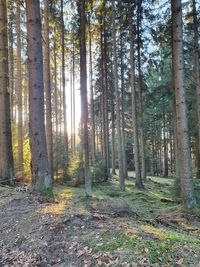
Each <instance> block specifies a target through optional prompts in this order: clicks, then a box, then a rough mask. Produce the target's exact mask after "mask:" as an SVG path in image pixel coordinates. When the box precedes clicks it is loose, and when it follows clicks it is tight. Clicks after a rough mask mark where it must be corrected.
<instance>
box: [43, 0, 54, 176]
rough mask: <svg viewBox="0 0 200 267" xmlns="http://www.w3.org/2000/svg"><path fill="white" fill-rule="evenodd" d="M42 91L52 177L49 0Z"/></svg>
mask: <svg viewBox="0 0 200 267" xmlns="http://www.w3.org/2000/svg"><path fill="white" fill-rule="evenodd" d="M44 40H45V42H44V91H45V106H46V113H45V115H46V142H47V152H48V160H49V168H50V171H51V177H52V178H53V134H52V106H51V81H50V55H49V54H50V53H49V0H44Z"/></svg>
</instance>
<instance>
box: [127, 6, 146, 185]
mask: <svg viewBox="0 0 200 267" xmlns="http://www.w3.org/2000/svg"><path fill="white" fill-rule="evenodd" d="M128 19H129V40H130V63H131V101H132V103H131V104H132V105H131V106H132V119H133V142H134V162H135V176H136V182H135V186H136V188H138V189H142V188H144V186H143V183H142V177H141V170H140V156H139V140H138V123H137V120H138V119H137V115H136V92H135V63H134V47H133V45H134V44H133V26H132V19H131V7H130V4H129V11H128Z"/></svg>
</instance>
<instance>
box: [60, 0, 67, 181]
mask: <svg viewBox="0 0 200 267" xmlns="http://www.w3.org/2000/svg"><path fill="white" fill-rule="evenodd" d="M61 21H62V33H61V45H62V87H63V96H62V97H63V99H62V101H63V118H64V161H63V171H64V177H66V175H67V165H68V133H67V105H66V92H65V90H66V88H65V25H64V15H63V0H61Z"/></svg>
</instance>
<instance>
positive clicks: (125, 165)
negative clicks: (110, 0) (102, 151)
mask: <svg viewBox="0 0 200 267" xmlns="http://www.w3.org/2000/svg"><path fill="white" fill-rule="evenodd" d="M120 3H121V1H120ZM120 24H121V25H120V26H121V29H120V30H121V37H120V48H121V51H120V60H121V113H122V151H123V173H124V177H125V178H127V177H128V172H127V162H126V138H125V117H124V116H125V113H124V106H125V86H124V61H123V58H124V54H123V48H124V41H123V31H122V24H123V21H121V23H120Z"/></svg>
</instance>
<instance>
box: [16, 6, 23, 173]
mask: <svg viewBox="0 0 200 267" xmlns="http://www.w3.org/2000/svg"><path fill="white" fill-rule="evenodd" d="M21 64H22V63H21V7H20V4H19V2H17V104H18V170H19V171H22V170H23V119H22V112H23V111H22V66H21Z"/></svg>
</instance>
